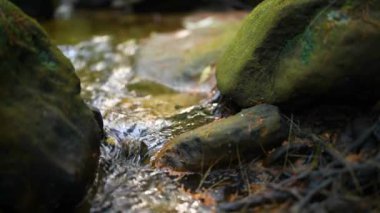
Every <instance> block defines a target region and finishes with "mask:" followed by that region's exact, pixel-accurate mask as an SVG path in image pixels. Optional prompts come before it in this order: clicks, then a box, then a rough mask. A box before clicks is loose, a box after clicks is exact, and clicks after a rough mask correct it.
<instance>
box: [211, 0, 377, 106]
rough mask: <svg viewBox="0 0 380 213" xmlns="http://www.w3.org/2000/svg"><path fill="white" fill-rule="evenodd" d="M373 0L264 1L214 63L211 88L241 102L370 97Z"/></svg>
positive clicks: (282, 102)
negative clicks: (214, 68)
mask: <svg viewBox="0 0 380 213" xmlns="http://www.w3.org/2000/svg"><path fill="white" fill-rule="evenodd" d="M336 2H338V3H336ZM379 5H380V2H379V1H377V0H376V1H359V0H354V1H326V0H289V1H278V0H267V1H264V2H263V3H261V4H260V5H259V6H257V7H256V8H255V9H254V10H253V11H252V13H251V14H250V15H249V16H248V18H247V19H246V20H245V22H244V24H243V26H242V28H241V29H240V31H239V32H238V34H237V36H236V37H235V40H234V41H233V42H232V43H231V45H230V46H229V48H228V49H227V51H226V52H225V53H224V56H223V57H222V59H221V60H220V61H219V63H218V65H217V73H216V74H217V83H218V88H219V89H220V90H221V92H222V94H224V95H225V96H227V97H230V98H231V99H232V101H233V102H235V103H237V104H238V105H240V106H241V107H247V106H252V105H255V104H257V103H272V104H276V105H283V106H287V107H290V108H298V107H299V106H302V105H304V104H310V103H315V102H316V101H318V102H326V103H352V104H358V103H359V104H365V103H370V102H375V101H377V100H378V99H379V98H380V92H379V91H380V74H379V72H378V69H379V67H380V55H379V54H377V52H378V50H379V48H380V28H379V24H378V23H379V21H380V18H379V17H380V16H379V12H380V8H379Z"/></svg>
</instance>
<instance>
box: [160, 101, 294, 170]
mask: <svg viewBox="0 0 380 213" xmlns="http://www.w3.org/2000/svg"><path fill="white" fill-rule="evenodd" d="M287 134H288V126H287V124H286V122H285V121H284V120H283V119H282V118H281V115H280V113H279V110H278V108H277V107H275V106H272V105H267V104H262V105H258V106H255V107H252V108H249V109H245V110H243V111H241V112H240V113H238V114H236V115H234V116H231V117H229V118H226V119H221V120H218V121H215V122H213V123H210V124H208V125H205V126H202V127H199V128H197V129H195V130H192V131H189V132H186V133H184V134H182V135H180V136H178V137H176V138H174V139H173V140H171V141H170V142H168V143H167V144H166V145H165V146H164V147H163V148H162V149H161V150H160V151H159V152H158V154H157V155H156V156H155V159H154V164H155V165H156V166H157V167H169V168H171V169H174V170H178V171H183V170H203V171H205V170H207V169H208V168H209V167H210V166H213V165H214V164H216V163H222V162H230V161H231V160H236V159H239V157H241V158H242V159H247V158H249V157H252V156H253V155H254V154H260V153H262V152H263V151H264V152H265V150H267V149H270V148H273V147H275V146H277V145H280V144H281V142H282V141H283V140H284V139H285V138H286V136H287Z"/></svg>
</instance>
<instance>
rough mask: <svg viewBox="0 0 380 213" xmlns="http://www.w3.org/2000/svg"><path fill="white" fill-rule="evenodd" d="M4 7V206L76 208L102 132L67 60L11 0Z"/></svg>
mask: <svg viewBox="0 0 380 213" xmlns="http://www.w3.org/2000/svg"><path fill="white" fill-rule="evenodd" d="M0 8H1V12H0V13H1V16H0V47H1V48H0V70H1V78H0V100H1V102H0V120H1V123H0V211H4V212H13V211H16V212H29V211H35V212H45V211H47V212H50V211H54V210H57V209H62V208H71V207H73V206H74V205H76V204H77V203H78V202H80V201H81V200H82V199H83V197H84V195H85V194H86V191H87V189H88V187H89V186H90V185H91V182H92V180H93V178H94V176H95V172H96V168H97V162H98V157H99V142H100V140H101V130H100V128H99V126H98V124H97V122H96V120H95V118H94V115H93V112H92V111H91V110H90V109H89V108H88V107H87V106H86V105H85V104H84V102H83V101H82V100H81V97H80V95H79V93H80V84H79V79H78V78H77V76H76V75H75V73H74V70H73V67H72V65H71V64H70V62H69V61H68V60H67V59H66V58H65V57H64V56H63V55H62V53H61V52H60V51H59V50H58V49H57V48H56V47H55V46H54V45H52V44H51V42H50V41H49V39H48V37H47V35H46V34H45V32H44V31H43V30H42V29H41V28H40V26H39V25H38V24H37V23H36V22H35V21H33V20H31V19H30V18H28V17H27V16H26V15H25V14H24V13H22V12H21V11H20V10H19V9H18V8H16V7H15V6H14V5H13V4H11V3H10V2H9V1H7V0H0Z"/></svg>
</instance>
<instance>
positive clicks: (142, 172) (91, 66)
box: [43, 11, 242, 212]
mask: <svg viewBox="0 0 380 213" xmlns="http://www.w3.org/2000/svg"><path fill="white" fill-rule="evenodd" d="M215 16H219V19H220V15H215V14H214V15H213V16H212V14H211V15H210V14H205V13H203V14H198V15H196V16H194V15H193V18H189V16H188V15H186V14H179V15H178V14H177V15H158V14H148V15H124V14H121V13H119V12H114V11H113V12H111V11H97V12H84V11H79V12H78V13H77V14H76V16H75V17H74V18H73V19H71V20H67V21H53V22H48V23H44V24H43V25H44V27H45V28H46V30H47V31H48V33H49V34H50V36H51V37H52V39H53V40H54V41H55V42H56V43H57V44H58V45H59V47H60V49H61V50H62V51H63V53H64V54H65V55H66V56H67V57H68V58H69V59H70V60H71V61H72V63H73V65H74V67H75V69H76V72H77V75H78V76H79V78H80V79H81V86H82V96H83V98H84V99H85V101H86V102H87V103H88V104H89V105H91V106H94V107H96V108H98V109H99V110H100V111H101V113H102V115H103V122H104V128H105V132H106V135H107V137H106V140H105V141H104V142H103V143H102V144H101V159H100V166H99V172H98V175H97V179H96V181H95V184H94V187H93V188H92V189H91V192H90V193H89V196H88V199H87V203H88V205H86V207H83V208H84V209H85V211H88V210H90V211H91V212H199V211H203V212H204V211H212V209H211V208H210V207H207V206H205V205H203V204H202V203H201V202H200V201H199V200H197V199H194V198H193V197H192V196H191V195H190V194H189V193H187V192H185V190H183V189H182V188H181V186H180V184H179V183H177V182H176V180H175V178H173V177H170V176H169V174H168V173H166V172H164V171H161V170H157V169H155V168H152V167H151V166H150V165H149V160H150V158H151V157H152V156H153V155H154V153H156V151H157V150H158V149H159V148H160V147H161V146H162V144H164V143H165V142H167V141H168V140H170V138H172V137H174V136H175V135H178V134H180V133H182V132H185V131H188V130H190V129H193V128H196V127H198V126H200V125H203V124H205V123H208V122H210V121H212V120H214V119H215V117H216V116H215V115H214V114H215V113H214V112H215V109H216V107H217V106H216V104H214V103H212V101H211V100H212V96H213V92H212V88H213V87H214V86H215V81H214V80H213V79H212V75H211V74H210V72H212V70H213V65H212V63H210V62H212V61H213V60H214V59H215V54H216V53H215V52H213V53H212V54H207V57H204V58H208V59H207V60H206V61H204V60H202V61H201V62H199V63H198V62H197V66H189V67H192V68H191V69H190V71H189V70H185V71H184V73H185V76H183V74H179V75H177V74H175V75H173V74H171V73H172V71H170V72H168V74H165V73H164V71H165V72H166V70H174V72H176V69H179V68H178V67H181V66H182V64H181V63H182V62H181V63H180V64H179V63H178V60H179V59H178V58H176V53H173V52H171V50H174V49H177V50H178V49H179V48H185V46H186V48H188V49H190V50H191V48H193V47H194V45H198V46H202V47H203V46H205V45H204V43H207V44H209V43H212V40H210V41H209V40H206V41H204V42H203V43H202V42H199V40H200V39H204V38H206V39H207V38H208V39H212V38H213V37H214V36H213V33H214V34H215V33H217V32H215V30H216V29H217V28H215V23H217V21H216V20H217V19H215ZM223 16H226V15H223ZM229 16H230V17H233V18H232V19H231V18H230V19H228V20H230V21H231V20H234V21H233V22H234V23H235V25H236V23H238V20H240V19H241V17H242V14H233V15H229ZM194 17H195V18H194ZM199 29H201V30H199ZM191 34H196V35H197V36H190V35H191ZM185 37H186V39H187V40H186V41H184V39H185ZM146 38H149V39H148V40H147V39H146ZM176 39H177V40H179V43H175V41H176ZM150 41H151V42H150ZM155 41H157V42H158V46H157V47H155V46H154V43H155ZM219 41H220V40H218V41H217V42H219ZM157 42H156V43H157ZM165 42H167V43H168V44H167V45H168V48H162V47H160V46H159V45H160V44H161V43H164V45H165ZM171 43H173V44H172V46H170V45H171ZM144 45H145V46H144ZM152 46H153V48H156V50H155V51H154V52H157V53H156V55H153V56H149V54H150V53H151V52H152V51H151V50H149V48H151V47H152ZM206 46H207V45H206ZM160 48H162V49H160ZM179 51H182V52H183V50H182V49H181V50H179ZM202 51H203V50H201V52H202ZM144 52H145V53H144ZM185 52H187V50H186V51H185ZM140 53H144V54H140ZM147 53H148V54H147ZM165 53H168V54H165ZM145 55H148V56H149V57H150V58H147V57H144V56H145ZM163 55H166V56H167V55H169V56H167V57H166V56H165V57H166V58H165V57H164V56H163ZM142 57H143V58H142ZM160 57H164V58H160ZM158 58H160V61H158V62H157V61H155V60H158ZM179 58H181V56H180V57H179ZM210 58H211V59H210ZM163 61H164V63H163ZM198 61H199V60H198ZM160 66H161V67H160ZM162 66H165V67H166V68H162ZM173 67H174V68H173ZM194 67H196V68H194ZM195 69H196V70H195ZM151 70H153V71H151ZM156 70H157V72H160V71H162V72H163V74H162V75H161V74H158V75H157V76H156V74H157V73H155V71H156ZM194 70H195V71H194ZM150 72H153V73H150ZM178 72H179V71H178ZM194 72H198V74H200V75H199V78H200V79H198V78H196V77H194V75H186V73H194ZM161 76H164V77H162V78H160V77H161ZM173 76H175V77H173ZM178 76H179V77H178ZM189 76H190V77H189ZM205 76H206V77H205ZM210 76H211V77H210Z"/></svg>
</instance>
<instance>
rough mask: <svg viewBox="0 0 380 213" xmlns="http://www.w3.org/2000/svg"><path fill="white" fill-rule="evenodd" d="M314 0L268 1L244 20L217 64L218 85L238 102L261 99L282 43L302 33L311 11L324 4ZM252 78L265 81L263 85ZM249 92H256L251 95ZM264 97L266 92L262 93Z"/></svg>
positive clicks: (255, 101)
mask: <svg viewBox="0 0 380 213" xmlns="http://www.w3.org/2000/svg"><path fill="white" fill-rule="evenodd" d="M324 2H325V1H318V0H313V1H309V0H289V1H278V0H268V1H264V2H263V3H261V4H260V5H258V6H257V7H256V8H255V9H254V10H253V11H252V12H251V14H250V15H249V16H248V17H247V19H246V20H245V21H244V23H243V26H242V28H241V29H240V30H239V32H238V34H237V36H236V37H235V40H234V41H233V42H232V43H231V44H230V46H229V48H228V49H227V51H226V52H225V53H224V56H223V57H222V58H221V60H220V61H219V63H218V65H217V79H218V88H219V89H220V90H221V92H222V93H224V94H226V95H228V96H231V97H232V98H233V99H234V100H235V101H236V102H238V103H239V104H240V105H243V106H247V105H252V104H255V103H258V102H260V101H262V100H261V99H262V98H260V96H261V95H260V94H261V93H268V89H269V88H270V87H271V86H272V85H270V78H271V76H270V75H271V73H272V72H273V69H274V68H275V66H274V64H273V63H274V61H275V59H276V58H277V57H278V55H279V54H280V53H281V51H282V49H283V48H284V46H286V42H287V41H288V40H290V39H292V38H293V37H295V36H296V35H297V34H299V33H300V32H302V31H303V30H304V29H305V27H306V26H307V24H308V21H307V20H310V19H311V18H312V16H313V14H314V13H315V12H316V11H318V9H319V8H320V7H321V6H322V5H324ZM255 81H258V82H259V81H265V82H268V84H267V85H261V84H256V83H255ZM252 93H254V94H257V97H255V98H253V99H252V98H249V99H247V97H252V95H251V94H252ZM263 95H264V96H265V95H267V94H263Z"/></svg>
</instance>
